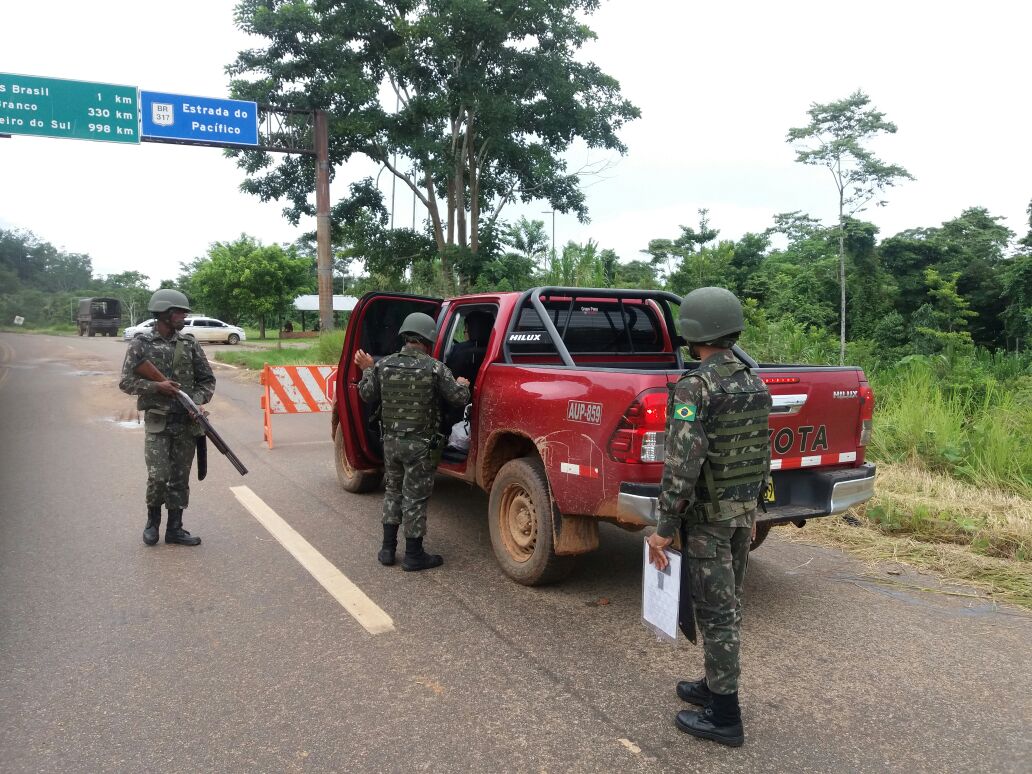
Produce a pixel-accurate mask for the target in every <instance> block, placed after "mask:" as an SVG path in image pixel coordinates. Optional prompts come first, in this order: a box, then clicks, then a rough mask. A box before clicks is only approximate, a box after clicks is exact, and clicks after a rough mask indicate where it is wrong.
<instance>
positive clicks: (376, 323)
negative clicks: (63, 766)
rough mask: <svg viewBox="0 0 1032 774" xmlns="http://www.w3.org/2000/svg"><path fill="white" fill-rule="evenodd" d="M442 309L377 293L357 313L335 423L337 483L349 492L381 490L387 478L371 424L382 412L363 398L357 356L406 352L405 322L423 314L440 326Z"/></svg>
mask: <svg viewBox="0 0 1032 774" xmlns="http://www.w3.org/2000/svg"><path fill="white" fill-rule="evenodd" d="M442 303H443V300H442V299H440V298H430V297H427V296H413V295H409V294H407V293H385V292H382V291H372V292H370V293H366V294H365V295H364V296H362V298H360V299H359V301H358V303H357V304H356V305H355V308H354V310H353V311H352V312H351V318H350V319H349V320H348V327H347V330H346V332H345V334H344V347H343V349H342V350H341V355H340V363H339V365H338V366H337V384H336V393H335V401H334V410H333V417H332V423H333V424H332V434H333V442H334V447H335V454H334V459H335V462H336V468H337V478H338V480H339V481H340V484H341V486H342V487H343V488H344V489H346V490H347V491H349V492H368V491H370V490H372V489H376V488H377V487H379V485H380V481H381V479H382V477H383V443H382V439H381V437H380V428H379V425H377V424H375V423H371V422H370V417H371V416H372V415H373V414H374V412H375V411H376V408H377V407H376V406H374V405H370V404H368V403H366V402H365V401H363V400H362V398H361V397H360V396H359V394H358V383H359V381H361V379H362V371H361V369H360V368H359V367H358V366H356V365H355V364H354V358H355V352H357V351H358V350H360V349H361V350H364V351H365V352H367V353H368V354H370V355H372V357H373V360H374V361H379V360H380V359H381V358H383V357H385V356H387V355H390V354H392V353H394V352H397V351H398V349H400V346H401V342H400V340H399V338H398V330H399V329H400V328H401V324H402V322H403V321H404V320H405V318H406V317H408V315H410V314H412V313H413V312H423V313H424V314H428V315H430V316H431V317H433V318H434V319H435V320H436V319H437V316H438V314H439V313H440V310H441V304H442Z"/></svg>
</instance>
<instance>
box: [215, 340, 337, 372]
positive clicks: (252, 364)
mask: <svg viewBox="0 0 1032 774" xmlns="http://www.w3.org/2000/svg"><path fill="white" fill-rule="evenodd" d="M311 342H312V343H311V344H310V345H309V346H303V347H284V348H283V349H276V348H272V347H269V348H262V349H259V350H253V349H246V348H243V347H242V348H240V349H233V350H219V351H218V352H216V353H215V359H216V360H218V361H219V362H222V363H229V364H230V365H238V366H243V367H244V368H250V369H252V370H255V371H260V370H262V367H263V366H264V365H265V364H266V363H268V364H269V365H337V363H338V362H340V353H341V350H342V349H343V347H344V331H331V332H329V333H327V334H325V335H323V336H320V337H319V338H318V339H312V340H311Z"/></svg>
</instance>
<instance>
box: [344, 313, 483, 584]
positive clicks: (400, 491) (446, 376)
mask: <svg viewBox="0 0 1032 774" xmlns="http://www.w3.org/2000/svg"><path fill="white" fill-rule="evenodd" d="M436 328H437V325H436V323H434V320H433V318H432V317H430V316H429V315H426V314H423V313H422V312H413V313H412V314H410V315H409V316H408V317H406V318H405V321H404V322H403V323H402V324H401V329H400V330H399V334H400V335H401V337H402V339H403V341H404V346H402V348H401V351H400V352H396V353H395V354H393V355H388V356H387V357H385V358H383V359H382V360H380V361H379V362H378V363H376V364H375V365H374V364H373V358H372V356H370V355H369V354H367V353H366V352H364V351H362V350H361V349H360V350H358V351H357V352H356V353H355V358H354V362H355V365H356V366H358V367H359V368H361V369H362V372H363V373H362V380H361V382H360V383H359V385H358V392H359V395H360V396H361V397H362V400H364V401H365V402H366V403H373V402H376V401H377V400H379V401H380V403H381V414H380V421H381V426H382V428H383V466H384V479H385V486H386V492H385V494H384V498H383V545H382V546H381V548H380V552H379V554H378V555H377V559H378V560H379V562H380V564H383V565H388V566H389V565H392V564H394V555H395V551H396V550H397V548H398V528H399V526H400V525H401V524H402V523H404V525H405V558H404V559H403V560H402V569H404V570H407V571H410V572H411V571H415V570H428V569H430V568H431V567H438V566H440V565H441V564H443V563H444V559H443V558H441V557H440V556H439V555H437V554H428V553H426V551H424V550H423V536H424V535H425V534H426V508H427V503H428V501H429V499H430V493H431V492H432V491H433V488H434V470H435V469H436V468H437V461H436V459H434V458H433V451H434V449H435V448H439V446H440V445H443V443H444V441H443V439H442V438H441V437H440V424H441V415H440V404H441V399H442V398H443V399H444V400H445V401H446V402H448V403H450V404H451V405H453V406H459V407H461V406H465V405H466V403H467V402H468V401H469V381H468V380H466V379H464V378H461V377H460V378H459V379H455V377H453V376H452V373H451V371H450V370H448V368H447V366H445V365H444V363H442V362H441V361H439V360H436V359H434V358H432V357H430V354H429V352H430V347H431V346H433V342H434V338H435V332H436ZM435 444H436V446H435Z"/></svg>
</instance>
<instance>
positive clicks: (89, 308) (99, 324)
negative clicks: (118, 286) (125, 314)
mask: <svg viewBox="0 0 1032 774" xmlns="http://www.w3.org/2000/svg"><path fill="white" fill-rule="evenodd" d="M73 322H74V323H75V325H76V327H77V328H78V329H79V335H80V336H96V335H97V334H98V333H101V334H103V335H105V336H117V335H118V329H119V328H120V327H121V326H122V302H121V301H119V300H118V299H117V298H80V299H79V310H78V311H77V312H76V313H75V320H73Z"/></svg>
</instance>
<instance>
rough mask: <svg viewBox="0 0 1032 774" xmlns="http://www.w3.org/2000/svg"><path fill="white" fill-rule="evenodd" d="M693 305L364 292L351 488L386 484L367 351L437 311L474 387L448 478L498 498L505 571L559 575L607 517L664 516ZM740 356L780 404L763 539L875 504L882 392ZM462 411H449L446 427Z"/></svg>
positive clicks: (496, 544) (345, 430) (342, 372)
mask: <svg viewBox="0 0 1032 774" xmlns="http://www.w3.org/2000/svg"><path fill="white" fill-rule="evenodd" d="M680 303H681V298H680V297H679V296H677V295H675V294H673V293H667V292H664V291H652V290H614V289H586V288H565V287H540V288H534V289H532V290H528V291H525V292H522V293H483V294H477V295H467V296H460V297H458V298H452V299H448V300H442V299H438V298H425V297H420V296H412V295H407V294H403V293H388V292H373V293H368V294H366V295H365V296H363V297H362V299H361V300H360V301H359V303H358V305H357V306H356V307H355V309H354V311H353V312H352V315H351V320H350V323H349V325H348V328H347V332H346V334H345V338H344V348H343V352H342V354H341V360H340V366H339V368H338V369H337V386H336V405H335V408H334V411H333V414H332V430H331V432H332V436H333V440H334V447H335V459H336V468H337V475H338V478H339V480H340V483H341V485H342V486H343V488H344V489H346V490H347V491H349V492H365V491H370V490H373V489H376V488H377V487H378V486H379V485H380V483H381V480H382V458H381V455H382V446H381V439H380V433H379V428H378V427H377V426H376V425H375V423H371V422H370V414H371V411H372V409H373V407H370V406H368V405H366V404H365V403H363V402H362V400H361V399H360V398H359V396H358V381H359V379H360V377H361V372H360V371H359V369H358V368H357V367H356V366H355V365H354V364H353V363H352V358H353V356H354V353H355V351H356V350H357V349H359V348H361V349H364V350H365V351H366V352H368V353H369V354H370V355H372V356H373V357H374V359H378V358H380V357H383V356H385V355H388V354H390V353H391V352H395V351H397V349H398V328H399V327H400V325H401V322H402V320H404V318H405V316H406V315H408V314H409V313H410V312H426V313H427V314H429V315H430V316H431V317H434V318H436V320H437V330H438V334H437V341H436V342H435V343H434V347H433V355H434V356H435V357H437V358H439V359H440V360H443V361H444V362H445V363H446V364H448V365H449V366H450V367H451V369H452V371H453V372H454V373H455V374H456V375H457V376H459V375H461V376H466V377H467V378H469V379H470V382H471V383H472V393H471V407H470V410H469V413H468V416H469V423H470V433H469V437H470V443H469V448H468V450H458V449H452V448H446V449H445V450H444V454H443V457H442V460H441V464H440V467H439V472H441V473H443V474H444V475H447V476H453V477H455V478H460V479H462V480H464V481H467V482H469V483H470V484H475V485H477V486H479V487H481V488H482V489H484V490H485V491H486V492H488V493H489V494H490V505H489V514H488V517H489V519H490V533H491V543H492V546H493V548H494V553H495V555H496V557H497V559H498V562H499V563H500V564H501V566H502V568H503V570H504V571H505V572H506V574H508V575H509V576H510V577H511V578H513V579H514V580H516V581H518V582H520V583H523V584H527V585H537V584H541V583H548V582H552V581H555V580H558V579H560V578H562V577H563V576H565V575H566V573H567V572H568V571H569V570H570V568H571V563H572V561H573V559H574V557H575V556H576V555H578V554H582V553H585V552H587V551H591V550H593V549H595V548H597V546H598V522H599V520H604V521H609V522H612V523H614V524H617V525H619V526H620V527H623V528H625V529H629V530H640V529H642V528H643V527H646V526H648V525H651V524H655V521H656V502H657V496H658V493H659V482H660V479H661V476H662V470H663V457H664V427H665V424H666V404H667V385H668V384H670V383H672V382H674V381H676V380H677V379H678V377H679V376H680V375H681V373H682V372H684V371H685V370H687V369H691V368H692V367H694V366H695V365H697V364H696V363H693V362H691V361H685V360H684V359H683V357H684V355H683V350H682V346H681V345H682V341H681V339H680V337H679V336H678V334H677V328H676V324H677V320H678V310H679V305H680ZM467 320H468V322H467ZM474 321H476V322H477V324H476V325H473V324H472V323H473V322H474ZM485 321H486V322H487V325H484V322H485ZM735 351H736V354H737V355H738V357H739V358H741V359H742V361H743V362H745V363H747V364H748V365H750V366H751V367H753V368H754V369H756V372H757V373H758V374H759V375H760V376H761V378H762V379H763V381H764V382H766V383H767V385H768V386H769V387H770V391H771V395H772V396H773V401H774V408H773V413H772V414H771V417H770V443H771V453H772V463H771V468H772V479H773V482H772V485H771V487H770V488H769V489H768V491H767V492H766V496H765V499H766V510H765V512H764V511H761V513H760V516H759V523H758V528H757V536H756V540H755V541H754V543H753V548H755V547H757V546H759V544H760V543H761V542H762V541H763V539H764V538H765V537H766V536H767V532H768V531H769V529H770V527H771V526H773V525H775V524H783V523H789V522H791V523H794V524H796V525H797V526H800V527H801V526H803V524H804V523H805V521H806V520H807V519H812V518H815V517H818V516H827V515H831V514H839V513H843V512H844V511H845V510H846V509H847V508H849V507H850V506H852V505H856V504H858V503H862V502H864V501H865V500H867V499H869V498H870V497H871V495H872V494H873V493H874V476H875V467H874V465H872V464H870V463H867V462H865V461H864V447H865V446H866V445H867V443H868V441H869V439H870V434H871V420H872V416H873V412H874V394H873V393H872V391H871V388H870V386H869V385H868V383H867V380H866V378H865V377H864V374H863V372H862V371H861V370H860V369H859V368H854V367H838V366H807V365H774V364H767V363H756V362H755V361H754V360H753V359H752V358H750V357H749V356H748V355H747V354H746V353H745V352H743V351H742V350H741V349H740V348H736V350H735ZM461 419H462V413H461V412H458V413H454V414H451V415H446V416H444V417H443V421H442V431H443V432H444V433H445V434H447V432H448V430H449V429H450V428H451V426H452V423H453V422H457V421H460V420H461Z"/></svg>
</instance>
